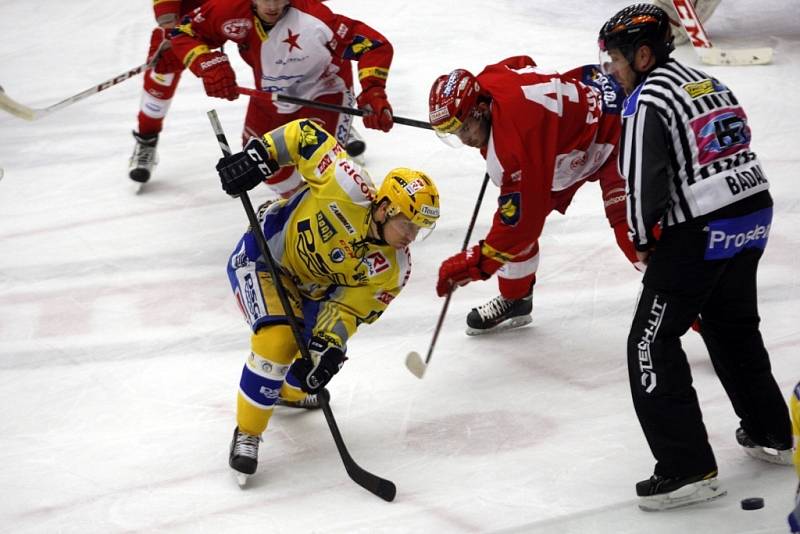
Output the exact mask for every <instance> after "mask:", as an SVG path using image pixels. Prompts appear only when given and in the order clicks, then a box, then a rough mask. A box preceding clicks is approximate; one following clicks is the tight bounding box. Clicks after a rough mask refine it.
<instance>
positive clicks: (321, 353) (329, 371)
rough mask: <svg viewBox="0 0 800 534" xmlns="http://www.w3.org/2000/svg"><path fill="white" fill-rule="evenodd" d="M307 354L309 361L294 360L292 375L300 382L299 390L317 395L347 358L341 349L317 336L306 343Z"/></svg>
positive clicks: (302, 359) (304, 359)
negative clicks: (309, 356)
mask: <svg viewBox="0 0 800 534" xmlns="http://www.w3.org/2000/svg"><path fill="white" fill-rule="evenodd" d="M308 352H309V354H310V355H311V361H308V360H307V359H306V358H300V359H299V360H295V362H294V364H292V374H293V375H294V376H295V378H297V379H298V380H299V381H300V389H302V390H303V391H305V392H306V393H318V392H319V390H320V389H322V388H324V387H325V384H327V383H328V382H330V381H331V378H333V375H335V374H336V373H338V372H339V369H341V368H342V365H344V362H345V360H347V357H346V356H345V355H344V351H342V349H341V348H339V347H338V346H336V345H335V344H334V343H332V342H331V341H329V340H327V339H325V338H323V337H319V336H313V337H312V338H311V340H310V341H309V342H308Z"/></svg>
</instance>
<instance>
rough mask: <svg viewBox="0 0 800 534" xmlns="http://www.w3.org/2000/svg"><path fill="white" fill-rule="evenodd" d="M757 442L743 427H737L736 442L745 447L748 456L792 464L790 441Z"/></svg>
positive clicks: (771, 461) (782, 463)
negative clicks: (764, 443) (762, 443)
mask: <svg viewBox="0 0 800 534" xmlns="http://www.w3.org/2000/svg"><path fill="white" fill-rule="evenodd" d="M770 441H771V443H768V444H766V445H761V444H759V443H756V442H755V441H754V440H753V439H752V438H751V437H750V436H749V435H748V434H747V432H745V430H744V429H743V428H741V427H740V428H737V429H736V442H737V443H738V444H739V445H741V446H742V447H743V448H744V452H746V453H747V455H748V456H751V457H753V458H756V459H757V460H762V461H764V462H769V463H771V464H778V465H792V452H793V451H792V445H791V444H790V443H774V442H772V440H770Z"/></svg>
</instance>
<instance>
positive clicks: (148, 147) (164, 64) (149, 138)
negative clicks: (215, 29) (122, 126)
mask: <svg viewBox="0 0 800 534" xmlns="http://www.w3.org/2000/svg"><path fill="white" fill-rule="evenodd" d="M202 3H203V0H183V1H182V0H153V12H154V13H155V18H156V23H157V24H158V26H157V27H156V28H155V29H153V33H152V35H151V36H150V49H149V50H148V52H147V60H148V61H150V60H151V59H152V58H153V55H154V54H155V53H156V51H157V50H158V49H159V47H160V46H161V44H162V43H163V42H164V41H165V40H166V34H167V32H168V31H169V30H171V29H172V28H174V27H175V26H176V25H177V24H178V21H179V20H180V19H181V17H182V16H184V15H185V14H186V13H188V12H190V11H191V10H193V9H194V8H196V7H198V6H199V5H200V4H202ZM182 71H183V64H182V63H181V62H180V60H178V58H177V57H176V56H175V54H174V53H173V52H172V51H171V50H170V49H169V44H166V45H164V48H163V49H162V50H161V53H160V55H159V60H158V63H156V65H155V66H154V67H152V68H149V69H147V70H146V71H145V72H144V87H143V90H142V98H141V102H140V104H139V115H138V116H137V120H138V130H137V131H134V132H133V138H134V139H135V140H136V146H135V147H134V148H133V155H132V156H131V160H130V170H129V172H128V176H129V177H130V179H131V180H133V181H134V182H139V183H144V182H147V181H148V180H149V179H150V175H151V173H152V172H153V168H154V167H155V166H156V163H158V158H157V157H156V144H157V143H158V134H159V133H161V129H162V128H163V125H164V117H165V116H166V115H167V111H168V110H169V105H170V103H172V97H173V96H174V95H175V90H176V89H177V88H178V82H179V81H180V79H181V72H182Z"/></svg>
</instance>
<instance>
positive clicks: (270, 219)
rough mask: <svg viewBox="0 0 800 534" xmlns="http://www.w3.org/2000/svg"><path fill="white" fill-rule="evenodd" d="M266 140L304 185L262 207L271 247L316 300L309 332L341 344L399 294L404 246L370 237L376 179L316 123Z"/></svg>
mask: <svg viewBox="0 0 800 534" xmlns="http://www.w3.org/2000/svg"><path fill="white" fill-rule="evenodd" d="M263 140H264V142H265V144H266V145H267V149H268V150H269V153H270V156H271V157H272V158H274V159H275V160H277V161H278V163H279V164H280V165H281V166H287V165H294V166H296V167H297V170H298V172H299V173H300V174H301V175H302V176H303V178H304V180H305V182H306V184H307V186H305V187H303V189H301V190H300V191H298V192H297V193H296V194H295V195H293V196H292V197H291V198H289V199H286V200H279V201H277V202H275V203H273V204H271V205H270V206H269V207H268V208H267V209H266V210H265V212H264V213H263V214H261V216H260V217H261V218H260V222H261V225H262V229H263V230H264V235H265V236H266V237H267V241H268V243H269V248H270V252H271V254H272V256H273V258H274V259H275V261H276V262H277V263H278V264H279V265H280V267H281V268H282V269H283V270H284V271H285V272H286V273H287V274H288V275H289V276H291V277H292V279H293V280H294V282H295V285H296V286H297V288H298V290H299V291H300V294H301V295H302V296H303V297H305V298H307V299H311V300H314V301H319V303H320V306H319V311H318V313H317V319H316V323H315V325H314V326H313V330H312V334H314V335H324V336H325V337H327V338H331V337H333V340H334V341H337V342H339V343H340V346H341V347H343V348H344V347H345V345H346V343H347V340H348V339H349V337H350V336H352V335H353V333H355V331H356V329H357V328H358V326H359V325H360V324H361V323H372V322H374V321H375V320H376V319H377V318H378V317H380V315H381V314H382V313H383V311H384V310H385V309H386V307H387V306H388V305H389V303H390V302H391V301H392V300H393V299H394V298H395V297H396V296H397V295H398V294H399V293H400V290H401V289H402V288H403V286H404V285H405V284H406V282H407V281H408V278H409V276H410V274H411V261H410V255H409V251H408V249H407V248H404V249H399V250H398V249H394V248H393V247H391V246H389V245H387V244H385V243H383V242H378V241H376V240H374V239H371V238H369V237H368V231H369V228H370V221H371V220H372V217H371V209H372V203H373V201H374V200H375V191H376V189H375V186H374V184H373V183H372V180H371V179H370V177H369V175H368V174H367V172H366V171H365V170H364V169H362V168H361V167H360V166H359V165H358V164H356V163H355V162H354V161H352V160H351V159H350V158H349V157H348V155H347V152H345V150H344V148H342V147H341V145H339V144H338V142H337V141H336V139H335V138H334V137H333V136H332V135H330V134H329V133H328V132H326V131H325V130H324V129H322V128H321V127H320V126H319V125H317V124H315V123H314V122H312V121H310V120H307V119H301V120H296V121H293V122H290V123H287V124H285V125H284V126H282V127H280V128H278V129H276V130H273V131H272V132H270V133H267V134H265V135H264V137H263Z"/></svg>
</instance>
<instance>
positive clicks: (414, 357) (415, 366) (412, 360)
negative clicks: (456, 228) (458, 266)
mask: <svg viewBox="0 0 800 534" xmlns="http://www.w3.org/2000/svg"><path fill="white" fill-rule="evenodd" d="M488 183H489V173H488V172H487V173H486V175H485V176H484V177H483V184H481V191H480V193H478V201H477V202H476V203H475V210H474V211H473V212H472V220H471V221H470V222H469V227H468V228H467V235H466V236H465V237H464V244H463V245H461V252H464V251H465V250H467V245H468V244H469V238H470V237H471V236H472V229H473V228H474V227H475V220H476V219H477V218H478V212H479V211H480V209H481V202H483V194H484V193H485V192H486V184H488ZM452 296H453V289H450V291H449V292H448V293H447V296H446V297H445V299H444V304H443V305H442V311H441V312H440V313H439V320H438V321H436V327H435V328H434V329H433V339H431V345H430V347H428V355H427V356H425V361H422V356H420V354H419V352H416V351H411V352H409V353H408V355H407V356H406V367H408V370H409V371H411V373H412V374H413V375H414V376H416V377H417V378H419V379H422V377H423V376H424V375H425V371H426V370H427V369H428V364H429V363H430V362H431V356H433V347H435V346H436V340H437V339H438V338H439V332H440V331H441V329H442V323H444V317H445V315H447V308H448V307H449V306H450V298H451V297H452Z"/></svg>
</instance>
